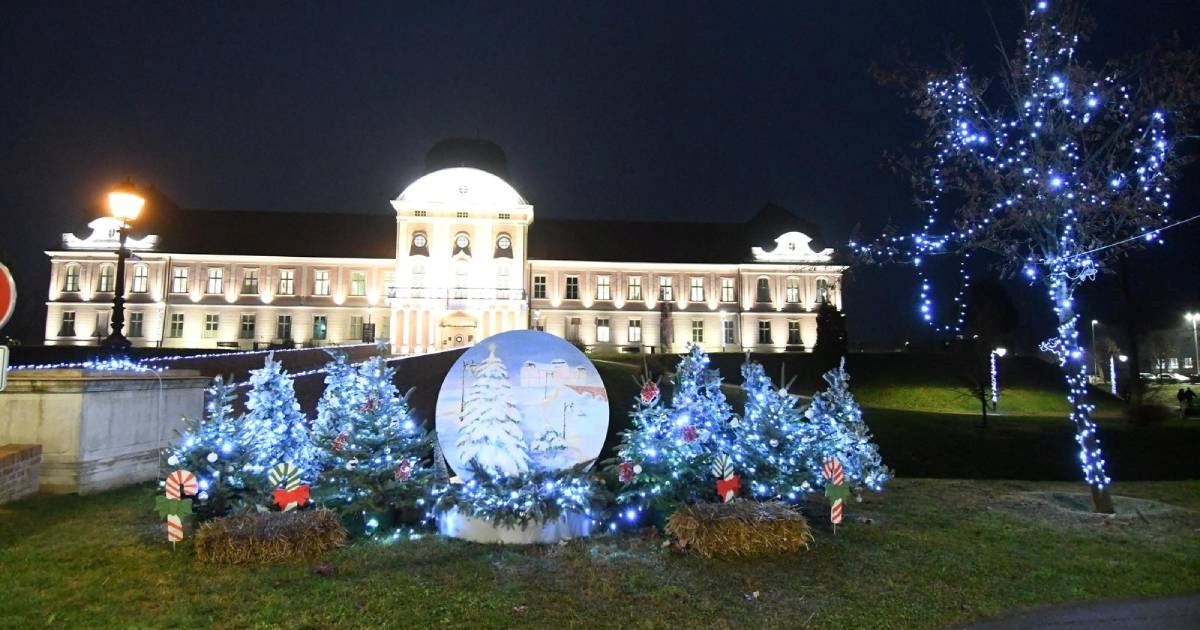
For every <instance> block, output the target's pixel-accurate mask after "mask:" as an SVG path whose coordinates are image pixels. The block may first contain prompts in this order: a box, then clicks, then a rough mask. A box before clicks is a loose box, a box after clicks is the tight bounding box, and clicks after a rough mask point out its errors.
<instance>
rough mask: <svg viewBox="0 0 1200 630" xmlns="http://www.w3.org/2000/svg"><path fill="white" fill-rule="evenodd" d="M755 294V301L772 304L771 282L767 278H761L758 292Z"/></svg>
mask: <svg viewBox="0 0 1200 630" xmlns="http://www.w3.org/2000/svg"><path fill="white" fill-rule="evenodd" d="M755 293H756V297H755V300H754V301H756V302H770V301H771V281H770V280H768V279H766V278H759V279H758V284H757V291H756V292H755Z"/></svg>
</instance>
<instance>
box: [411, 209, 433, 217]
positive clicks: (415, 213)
mask: <svg viewBox="0 0 1200 630" xmlns="http://www.w3.org/2000/svg"><path fill="white" fill-rule="evenodd" d="M413 216H414V217H427V216H429V212H428V211H426V210H413Z"/></svg>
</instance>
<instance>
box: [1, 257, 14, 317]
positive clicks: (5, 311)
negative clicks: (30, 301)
mask: <svg viewBox="0 0 1200 630" xmlns="http://www.w3.org/2000/svg"><path fill="white" fill-rule="evenodd" d="M16 309H17V283H16V282H14V281H13V277H12V274H11V273H9V272H8V267H5V266H4V263H0V328H4V325H5V324H7V323H8V318H10V317H12V314H13V311H15V310H16Z"/></svg>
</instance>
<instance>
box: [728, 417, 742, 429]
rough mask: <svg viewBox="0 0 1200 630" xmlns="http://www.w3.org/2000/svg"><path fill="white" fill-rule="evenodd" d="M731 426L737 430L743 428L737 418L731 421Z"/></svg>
mask: <svg viewBox="0 0 1200 630" xmlns="http://www.w3.org/2000/svg"><path fill="white" fill-rule="evenodd" d="M729 426H731V427H733V428H735V429H736V428H738V427H740V426H742V421H741V420H738V419H737V418H734V419H733V420H730V421H729Z"/></svg>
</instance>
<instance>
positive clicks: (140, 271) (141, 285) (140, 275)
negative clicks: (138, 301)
mask: <svg viewBox="0 0 1200 630" xmlns="http://www.w3.org/2000/svg"><path fill="white" fill-rule="evenodd" d="M149 288H150V268H149V267H147V266H146V265H134V266H133V286H132V287H130V291H132V292H134V293H145V292H146V291H148V290H149Z"/></svg>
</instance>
